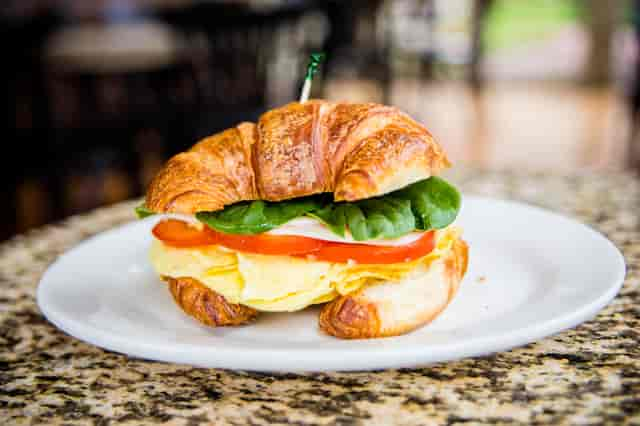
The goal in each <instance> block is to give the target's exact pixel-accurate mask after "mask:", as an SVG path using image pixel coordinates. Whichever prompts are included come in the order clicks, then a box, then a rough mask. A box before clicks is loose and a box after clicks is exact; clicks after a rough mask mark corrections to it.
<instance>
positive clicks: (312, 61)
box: [300, 53, 325, 103]
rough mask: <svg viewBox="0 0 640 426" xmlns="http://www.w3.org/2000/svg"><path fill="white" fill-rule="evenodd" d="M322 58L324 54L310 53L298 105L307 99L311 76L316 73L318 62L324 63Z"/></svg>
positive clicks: (309, 91)
mask: <svg viewBox="0 0 640 426" xmlns="http://www.w3.org/2000/svg"><path fill="white" fill-rule="evenodd" d="M324 58H325V54H324V53H312V54H311V56H310V57H309V65H308V66H307V75H306V76H305V78H304V86H302V93H301V94H300V103H303V102H307V100H308V99H309V93H311V80H313V76H314V75H315V74H316V73H317V72H318V67H319V66H320V62H322V61H324Z"/></svg>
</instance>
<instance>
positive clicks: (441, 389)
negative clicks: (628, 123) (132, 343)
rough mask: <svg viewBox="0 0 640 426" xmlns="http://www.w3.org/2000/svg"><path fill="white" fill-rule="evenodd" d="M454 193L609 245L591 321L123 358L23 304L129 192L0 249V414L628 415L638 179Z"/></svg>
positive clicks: (439, 419) (121, 418)
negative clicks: (434, 359) (424, 358)
mask: <svg viewBox="0 0 640 426" xmlns="http://www.w3.org/2000/svg"><path fill="white" fill-rule="evenodd" d="M449 177H450V178H451V180H453V181H454V182H456V183H458V184H459V185H460V187H461V188H463V190H464V191H466V192H467V193H475V194H484V195H491V196H496V197H502V198H511V199H517V200H522V201H526V202H529V203H532V204H536V205H540V206H542V207H546V208H549V209H552V210H555V211H558V212H561V213H564V214H567V215H570V216H573V217H575V218H577V219H579V220H581V221H583V222H586V223H588V224H590V225H592V226H594V227H595V228H596V229H598V230H600V231H601V232H603V233H604V234H605V235H607V237H609V238H610V239H611V240H612V241H614V243H615V244H616V245H617V246H618V247H619V248H620V249H621V250H622V251H623V253H624V256H625V259H626V262H627V267H628V272H627V278H626V281H625V284H624V287H623V289H622V291H621V293H620V294H619V295H618V296H617V297H616V298H615V299H614V301H613V302H612V303H611V304H610V305H609V306H608V307H607V308H605V309H604V310H603V311H602V312H601V313H600V314H599V315H598V316H597V317H596V318H595V319H594V320H592V321H589V322H587V323H584V324H582V325H580V326H579V327H577V328H575V329H573V330H570V331H566V332H563V333H560V334H558V335H555V336H553V337H550V338H547V339H544V340H542V341H539V342H537V343H533V344H530V345H527V346H524V347H522V348H518V349H514V350H511V351H508V352H502V353H499V354H495V355H491V356H486V357H480V358H472V359H466V360H462V361H456V362H447V363H440V364H435V365H431V366H426V367H423V368H417V369H405V370H387V371H378V372H361V373H331V374H280V375H272V374H259V373H248V372H242V371H225V370H213V369H199V368H192V367H189V366H185V365H175V364H164V363H159V362H150V361H143V360H139V359H133V358H129V357H127V356H124V355H119V354H116V353H112V352H108V351H104V350H101V349H98V348H96V347H93V346H90V345H88V344H85V343H82V342H80V341H78V340H76V339H74V338H72V337H69V336H67V335H65V334H64V333H62V332H60V331H58V330H57V329H56V328H54V327H53V326H52V325H50V324H49V323H48V322H47V321H46V320H45V319H44V318H43V317H42V315H41V314H40V312H39V310H38V308H37V306H36V303H35V298H34V295H35V290H36V286H37V283H38V279H39V278H40V276H41V274H42V273H43V271H44V270H45V269H46V267H47V265H49V264H50V263H51V262H52V261H53V260H55V259H56V257H57V256H58V255H60V254H61V253H62V252H64V251H65V250H67V249H69V248H71V247H72V246H74V245H75V244H77V243H78V242H79V241H81V240H82V239H84V238H86V237H88V236H90V235H93V234H95V233H97V232H100V231H102V230H104V229H107V228H110V227H112V226H114V225H117V224H119V223H122V222H125V221H129V220H132V219H133V214H132V207H133V205H134V203H133V202H129V203H122V204H118V205H115V206H112V207H108V208H103V209H100V210H96V211H94V212H92V213H90V214H87V215H82V216H76V217H73V218H70V219H68V220H66V221H65V222H63V223H60V224H56V225H52V226H47V227H44V228H41V229H38V230H35V231H33V232H30V233H28V234H27V235H23V236H18V237H16V238H14V239H12V240H10V241H8V242H6V243H4V244H2V245H1V246H0V419H1V421H0V423H2V424H78V425H79V424H95V425H108V424H131V425H133V424H141V423H145V424H146V423H163V424H171V425H199V424H216V425H222V424H238V425H244V424H282V423H295V424H300V425H315V424H345V425H346V424H365V423H366V424H390V423H394V424H406V425H410V424H450V425H451V424H465V423H490V424H507V423H521V424H561V423H566V424H576V423H588V424H603V423H609V424H621V423H629V424H631V423H632V424H639V425H640V292H639V278H640V274H639V269H640V180H638V179H637V178H634V177H632V176H631V175H625V174H616V175H598V174H581V175H568V176H559V175H554V176H549V175H543V174H523V173H498V172H479V171H465V170H462V171H458V172H457V173H456V174H453V175H450V176H449Z"/></svg>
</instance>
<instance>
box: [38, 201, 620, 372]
mask: <svg viewBox="0 0 640 426" xmlns="http://www.w3.org/2000/svg"><path fill="white" fill-rule="evenodd" d="M156 221H157V219H156V218H153V217H151V218H148V219H145V220H142V221H137V222H133V223H129V224H126V225H123V226H120V227H118V228H115V229H112V230H110V231H107V232H104V233H102V234H100V235H98V236H96V237H93V238H91V239H89V240H87V241H85V242H83V243H81V244H80V245H78V246H77V247H75V248H74V249H73V250H71V251H69V252H68V253H66V254H64V255H63V256H61V257H60V258H59V260H58V261H56V262H55V263H54V264H53V265H52V266H51V267H50V268H49V269H48V270H47V272H46V273H45V274H44V276H43V277H42V280H41V282H40V285H39V288H38V304H39V306H40V309H41V310H42V312H43V313H44V315H45V316H46V317H47V319H48V320H49V321H51V322H52V323H53V324H55V325H56V326H57V327H59V328H60V329H61V330H63V331H65V332H67V333H69V334H70V335H72V336H75V337H77V338H78V339H81V340H84V341H86V342H89V343H91V344H94V345H96V346H100V347H102V348H105V349H110V350H113V351H117V352H121V353H124V354H128V355H132V356H136V357H141V358H147V359H153V360H160V361H170V362H176V363H185V364H193V365H196V366H202V367H218V368H233V369H245V370H260V371H327V370H367V369H382V368H396V367H416V366H420V365H425V364H427V363H431V362H436V361H447V360H452V359H458V358H462V357H468V356H475V355H484V354H488V353H492V352H497V351H502V350H506V349H509V348H513V347H515V346H519V345H523V344H526V343H529V342H533V341H535V340H537V339H540V338H542V337H544V336H548V335H550V334H553V333H557V332H559V331H561V330H564V329H567V328H570V327H573V326H575V325H577V324H579V323H581V322H582V321H585V320H587V319H589V318H591V317H593V316H594V315H595V314H596V313H597V312H598V311H599V310H600V309H601V308H602V307H604V306H605V305H606V304H607V303H608V302H609V301H610V300H611V299H612V298H613V297H614V296H615V294H616V293H617V292H618V290H619V289H620V286H621V284H622V282H623V279H624V274H625V264H624V260H623V258H622V256H621V254H620V252H619V251H618V250H617V249H616V247H615V246H614V245H613V244H612V243H611V242H609V241H608V240H607V239H606V238H604V237H603V236H602V235H600V234H599V233H597V232H595V231H593V230H592V229H591V228H588V227H586V226H584V225H582V224H579V223H577V222H575V221H573V220H570V219H568V218H565V217H563V216H559V215H557V214H553V213H550V212H548V211H545V210H542V209H539V208H536V207H532V206H528V205H525V204H519V203H513V202H506V201H498V200H493V199H486V198H478V197H471V196H468V197H466V198H465V199H464V207H463V209H462V212H461V214H460V217H459V219H458V224H459V225H461V226H462V227H463V228H464V238H465V239H466V240H467V241H468V242H469V246H470V265H469V271H468V273H467V276H466V277H465V279H464V281H463V283H462V285H461V287H460V291H459V293H458V295H457V297H456V298H455V299H454V301H453V302H452V303H451V305H450V306H449V307H448V308H447V310H446V311H445V312H444V313H443V314H442V315H441V316H439V317H438V318H437V319H436V320H435V321H434V322H433V323H432V324H430V325H428V326H426V327H424V328H422V329H420V330H417V331H415V332H413V333H410V334H408V335H405V336H400V337H393V338H385V339H374V340H360V341H347V340H339V339H336V338H333V337H329V336H326V335H323V334H321V333H320V332H319V330H318V327H317V314H318V310H317V309H309V310H305V311H303V312H298V313H295V314H262V315H261V316H260V317H259V320H258V321H257V322H256V323H255V324H252V325H249V326H244V327H237V328H219V329H212V328H207V327H205V326H201V325H200V324H199V323H197V322H196V321H195V320H192V319H191V318H190V317H187V316H186V315H185V314H183V313H182V311H181V310H180V309H179V308H178V307H177V306H176V305H175V304H174V302H173V300H172V298H171V295H170V294H169V291H168V290H167V288H166V285H165V284H164V283H162V282H161V281H160V280H159V279H158V278H157V277H156V275H155V274H154V272H153V270H152V268H151V265H150V264H149V261H148V256H147V251H148V247H149V244H150V241H151V234H150V230H151V228H152V226H153V224H154V223H155V222H156Z"/></svg>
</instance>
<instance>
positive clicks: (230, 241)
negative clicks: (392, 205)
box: [153, 219, 435, 264]
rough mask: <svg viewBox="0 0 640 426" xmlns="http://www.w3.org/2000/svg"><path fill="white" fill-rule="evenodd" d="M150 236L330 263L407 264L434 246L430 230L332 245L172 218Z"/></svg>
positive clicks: (170, 241) (184, 244)
mask: <svg viewBox="0 0 640 426" xmlns="http://www.w3.org/2000/svg"><path fill="white" fill-rule="evenodd" d="M153 235H155V237H156V238H158V239H159V240H161V241H162V242H164V243H165V244H167V245H170V246H173V247H183V248H184V247H198V246H206V245H214V244H217V245H221V246H224V247H227V248H230V249H233V250H237V251H243V252H247V253H257V254H267V255H281V256H296V257H306V258H312V259H314V260H319V261H325V262H334V263H346V262H348V261H350V260H352V261H354V262H357V263H364V264H387V263H400V262H409V261H412V260H416V259H419V258H421V257H423V256H426V255H427V254H428V253H429V252H431V251H432V250H433V248H434V245H435V241H434V232H433V231H430V232H425V233H424V235H423V236H422V237H420V239H418V240H416V241H414V242H413V243H410V244H406V245H404V246H393V247H391V246H372V245H367V244H345V243H335V242H329V241H323V240H316V239H314V238H308V237H297V236H287V235H268V234H259V235H235V234H224V233H222V232H217V231H214V230H213V229H211V228H208V227H206V226H205V227H204V228H203V229H202V230H200V229H197V228H195V227H194V226H191V225H189V224H188V223H186V222H183V221H180V220H175V219H169V220H163V221H161V222H158V224H157V225H156V226H155V227H154V228H153Z"/></svg>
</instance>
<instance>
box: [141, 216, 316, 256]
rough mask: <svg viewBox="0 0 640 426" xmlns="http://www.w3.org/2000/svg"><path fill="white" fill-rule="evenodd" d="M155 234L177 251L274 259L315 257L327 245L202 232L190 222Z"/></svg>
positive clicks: (165, 225)
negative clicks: (209, 249)
mask: <svg viewBox="0 0 640 426" xmlns="http://www.w3.org/2000/svg"><path fill="white" fill-rule="evenodd" d="M152 232H153V235H155V237H156V238H157V239H159V240H161V241H162V242H163V243H165V244H167V245H170V246H173V247H198V246H206V245H212V244H218V245H221V246H224V247H227V248H230V249H233V250H238V251H244V252H248V253H258V254H271V255H295V254H303V253H304V254H306V253H312V252H315V251H317V250H318V249H320V247H322V245H323V244H324V242H323V241H321V240H316V239H313V238H307V237H295V236H281V235H267V234H259V235H236V234H224V233H222V232H217V231H214V230H213V229H211V228H209V227H207V226H205V227H204V228H203V229H202V230H200V229H197V228H195V227H193V226H191V225H189V224H188V223H186V222H183V221H180V220H175V219H168V220H163V221H161V222H158V224H157V225H156V226H155V227H154V228H153V231H152Z"/></svg>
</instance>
